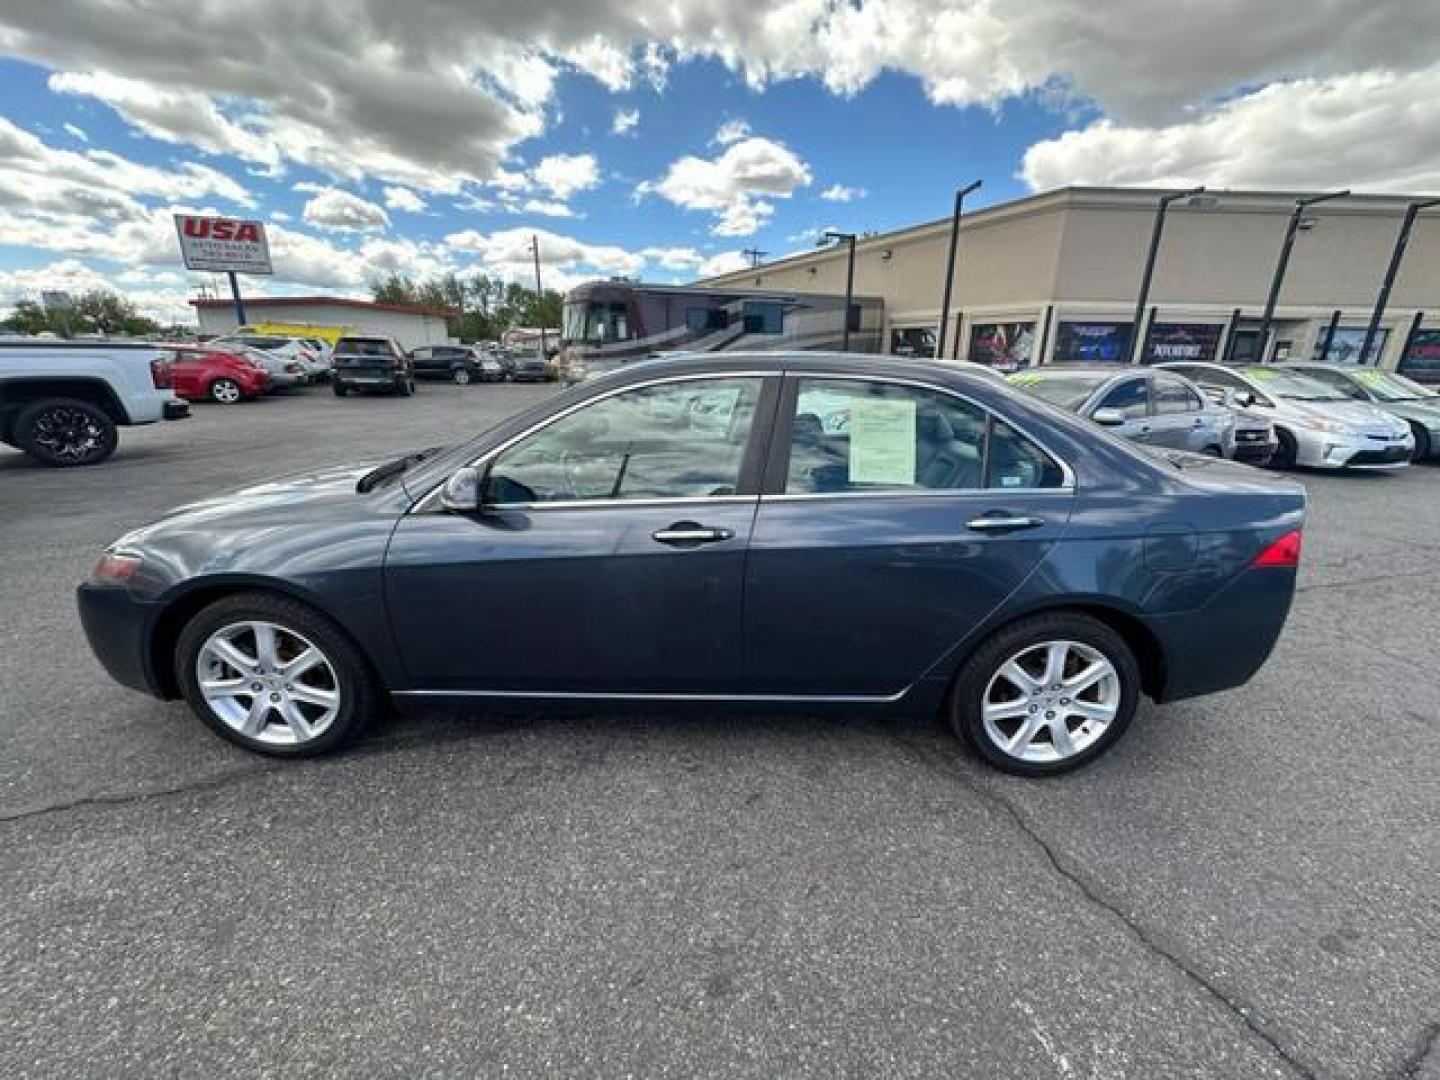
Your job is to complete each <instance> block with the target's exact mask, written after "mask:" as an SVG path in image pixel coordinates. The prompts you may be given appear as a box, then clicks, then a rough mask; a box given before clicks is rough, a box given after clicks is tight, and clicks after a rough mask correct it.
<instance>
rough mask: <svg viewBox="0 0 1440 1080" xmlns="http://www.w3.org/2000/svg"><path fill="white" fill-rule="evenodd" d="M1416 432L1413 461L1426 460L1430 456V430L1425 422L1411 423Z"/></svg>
mask: <svg viewBox="0 0 1440 1080" xmlns="http://www.w3.org/2000/svg"><path fill="white" fill-rule="evenodd" d="M1410 427H1411V428H1412V429H1413V430H1414V432H1415V449H1414V450H1413V451H1412V452H1411V454H1410V460H1411V461H1424V460H1425V459H1426V458H1428V457H1429V456H1430V432H1429V430H1428V429H1427V428H1426V427H1425V425H1424V424H1411V425H1410Z"/></svg>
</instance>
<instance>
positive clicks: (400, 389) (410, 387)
mask: <svg viewBox="0 0 1440 1080" xmlns="http://www.w3.org/2000/svg"><path fill="white" fill-rule="evenodd" d="M395 393H397V394H398V395H400V396H401V397H409V396H410V395H411V394H413V393H415V380H414V379H407V378H405V377H404V376H403V375H402V376H401V377H400V378H398V379H396V380H395Z"/></svg>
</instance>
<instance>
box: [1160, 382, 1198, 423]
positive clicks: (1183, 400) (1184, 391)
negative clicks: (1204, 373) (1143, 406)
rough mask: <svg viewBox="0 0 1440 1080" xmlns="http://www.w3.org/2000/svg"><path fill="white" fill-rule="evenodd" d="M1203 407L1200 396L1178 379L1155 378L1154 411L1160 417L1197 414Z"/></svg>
mask: <svg viewBox="0 0 1440 1080" xmlns="http://www.w3.org/2000/svg"><path fill="white" fill-rule="evenodd" d="M1204 407H1205V402H1203V401H1202V400H1200V395H1199V394H1197V393H1196V392H1195V391H1194V390H1191V389H1190V387H1188V386H1186V385H1185V384H1184V383H1183V382H1181V381H1180V380H1179V379H1176V378H1172V377H1170V376H1167V375H1156V376H1155V411H1156V412H1157V413H1158V414H1160V415H1162V416H1163V415H1167V414H1170V413H1187V412H1199V411H1200V410H1201V409H1203V408H1204Z"/></svg>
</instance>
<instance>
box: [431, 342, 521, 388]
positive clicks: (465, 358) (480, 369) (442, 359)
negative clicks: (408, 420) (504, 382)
mask: <svg viewBox="0 0 1440 1080" xmlns="http://www.w3.org/2000/svg"><path fill="white" fill-rule="evenodd" d="M410 363H411V365H412V366H413V368H414V371H415V377H416V378H417V379H449V380H450V381H451V382H453V383H455V384H457V385H459V386H468V385H470V383H472V382H499V381H500V380H501V379H503V378H504V377H505V369H504V368H503V367H502V366H501V365H500V364H499V363H498V362H497V361H495V360H494V359H492V358H491V357H489V356H486V355H485V354H484V353H482V352H481V351H480V350H479V349H477V348H475V346H473V345H426V346H423V347H422V348H419V349H411V350H410Z"/></svg>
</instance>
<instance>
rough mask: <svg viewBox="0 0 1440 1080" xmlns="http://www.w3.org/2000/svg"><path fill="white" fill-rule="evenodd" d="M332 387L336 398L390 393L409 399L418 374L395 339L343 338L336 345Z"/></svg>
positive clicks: (413, 390)
mask: <svg viewBox="0 0 1440 1080" xmlns="http://www.w3.org/2000/svg"><path fill="white" fill-rule="evenodd" d="M330 387H331V389H333V390H334V391H335V396H336V397H344V396H345V395H346V394H348V393H349V392H350V391H351V390H389V391H391V392H392V393H395V394H398V395H400V396H401V397H409V396H410V395H411V394H413V393H414V392H415V372H414V369H413V368H412V367H411V364H410V357H408V356H406V355H405V350H404V349H402V348H400V345H399V343H397V342H396V341H395V339H394V338H388V337H342V338H341V339H340V340H339V341H337V342H336V343H335V354H334V371H333V374H332V375H331V377H330Z"/></svg>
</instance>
